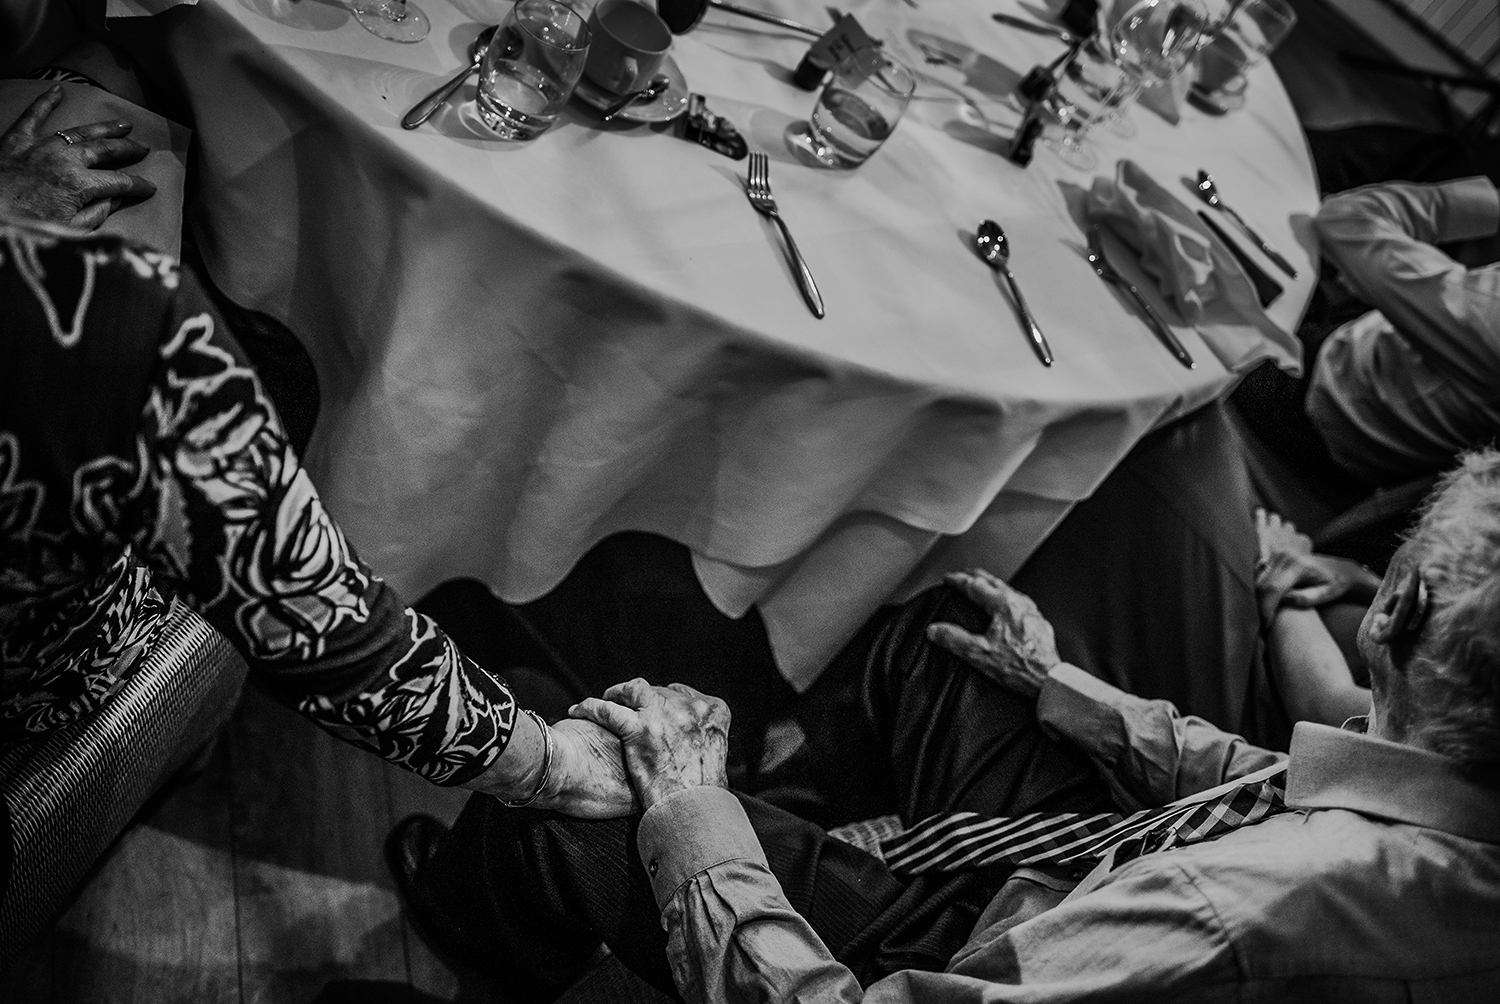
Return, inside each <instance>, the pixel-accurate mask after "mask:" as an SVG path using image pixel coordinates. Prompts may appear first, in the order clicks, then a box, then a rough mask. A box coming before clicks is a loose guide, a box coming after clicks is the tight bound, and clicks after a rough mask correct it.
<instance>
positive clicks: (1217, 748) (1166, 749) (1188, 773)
mask: <svg viewBox="0 0 1500 1004" xmlns="http://www.w3.org/2000/svg"><path fill="white" fill-rule="evenodd" d="M1037 720H1038V721H1040V722H1041V725H1042V728H1043V729H1044V730H1045V731H1046V732H1047V733H1048V734H1050V735H1052V736H1053V737H1054V738H1057V739H1061V740H1064V741H1066V742H1069V743H1071V744H1072V745H1073V746H1076V747H1077V748H1079V749H1081V750H1083V752H1084V753H1086V754H1087V755H1088V757H1089V759H1090V760H1092V761H1093V762H1094V764H1095V766H1097V767H1098V768H1099V771H1100V773H1101V774H1102V775H1103V776H1104V779H1105V781H1106V782H1108V784H1109V786H1110V789H1111V793H1112V794H1113V795H1114V797H1115V799H1116V800H1117V802H1118V803H1119V804H1120V806H1121V808H1124V809H1139V808H1145V807H1149V806H1156V805H1165V804H1166V803H1168V802H1171V801H1175V800H1176V799H1179V798H1182V797H1184V796H1186V795H1191V794H1193V793H1195V792H1199V791H1204V790H1206V789H1208V788H1212V787H1215V786H1216V785H1220V784H1223V783H1224V782H1225V781H1229V780H1233V779H1234V778H1236V777H1240V776H1242V775H1245V774H1250V773H1253V772H1254V771H1257V770H1260V769H1261V768H1263V767H1269V766H1271V765H1272V764H1274V763H1278V762H1280V761H1281V760H1284V759H1285V758H1286V755H1285V754H1283V753H1273V752H1271V751H1270V750H1264V749H1261V748H1260V747H1258V746H1254V745H1251V744H1250V743H1248V742H1246V741H1245V740H1244V739H1242V738H1240V737H1239V736H1236V735H1233V734H1231V733H1228V732H1224V731H1222V730H1221V729H1219V728H1217V727H1215V726H1214V725H1212V724H1210V723H1209V722H1206V721H1204V720H1203V719H1201V718H1197V717H1195V716H1192V715H1188V716H1183V715H1181V714H1179V713H1178V711H1177V709H1176V708H1175V707H1173V706H1172V704H1171V703H1170V702H1168V701H1152V700H1147V699H1145V698H1142V697H1136V696H1134V695H1133V694H1127V693H1125V691H1123V690H1120V689H1119V688H1118V687H1113V686H1111V685H1109V684H1108V683H1105V682H1104V681H1103V680H1100V679H1097V678H1095V677H1093V676H1090V675H1089V674H1088V673H1085V672H1084V671H1083V670H1081V669H1079V668H1077V667H1076V666H1069V665H1067V664H1066V663H1063V664H1061V665H1059V666H1057V668H1055V669H1053V670H1052V673H1051V675H1050V676H1048V678H1047V682H1046V683H1045V684H1043V686H1042V693H1041V696H1040V698H1039V699H1038V701H1037Z"/></svg>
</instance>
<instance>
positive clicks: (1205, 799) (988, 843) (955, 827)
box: [880, 762, 1286, 877]
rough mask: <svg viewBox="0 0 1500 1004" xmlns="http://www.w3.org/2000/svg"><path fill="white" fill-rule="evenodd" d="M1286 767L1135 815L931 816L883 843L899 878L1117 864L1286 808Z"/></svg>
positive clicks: (1210, 836)
mask: <svg viewBox="0 0 1500 1004" xmlns="http://www.w3.org/2000/svg"><path fill="white" fill-rule="evenodd" d="M1285 783H1286V763H1285V762H1283V763H1279V764H1276V765H1275V766H1273V767H1268V768H1266V769H1265V770H1260V771H1256V772H1255V773H1253V774H1249V775H1246V776H1245V777H1242V778H1239V779H1237V780H1234V781H1231V782H1229V783H1228V784H1223V785H1220V786H1219V787H1217V788H1212V789H1209V790H1208V791H1205V792H1200V793H1198V794H1196V795H1191V796H1189V797H1188V798H1185V799H1181V800H1179V801H1176V802H1173V803H1171V804H1170V805H1163V806H1160V807H1158V808H1154V809H1142V810H1141V811H1140V812H1133V813H1131V814H1130V815H1127V816H1122V815H1120V814H1118V813H1109V812H1104V813H1098V814H1096V815H1086V814H1083V813H1077V812H1033V813H1030V814H1028V815H1025V816H998V817H984V816H980V815H977V814H976V813H973V812H952V813H939V814H937V815H935V816H929V817H927V818H926V819H924V820H922V821H921V822H920V823H917V824H916V825H915V826H912V827H910V828H909V829H907V830H905V831H904V832H902V833H900V834H899V835H897V836H894V837H890V838H888V839H886V840H883V841H881V843H880V850H881V856H882V857H884V858H885V863H886V865H887V866H888V867H889V868H890V869H891V871H893V872H894V873H896V874H897V875H899V876H902V877H909V876H912V875H920V874H922V873H923V872H940V873H941V872H961V871H971V870H975V869H980V868H986V867H989V866H991V865H998V864H1010V865H1041V864H1047V865H1069V864H1093V863H1094V862H1097V861H1100V860H1102V859H1103V858H1104V857H1105V856H1106V855H1108V854H1109V853H1110V852H1111V851H1115V859H1114V860H1115V865H1116V866H1118V865H1121V864H1124V863H1125V862H1126V861H1129V860H1131V859H1133V858H1136V857H1139V856H1140V855H1142V854H1150V853H1152V852H1153V851H1164V850H1168V849H1170V848H1173V847H1181V846H1184V845H1186V844H1194V843H1198V842H1199V841H1203V840H1212V839H1213V838H1215V837H1217V836H1219V835H1220V834H1223V833H1227V832H1228V831H1230V830H1233V829H1235V828H1237V827H1240V826H1247V825H1249V824H1251V823H1254V822H1258V821H1259V820H1262V819H1265V818H1266V817H1267V816H1270V815H1273V814H1275V813H1277V812H1283V811H1285V809H1286V791H1285Z"/></svg>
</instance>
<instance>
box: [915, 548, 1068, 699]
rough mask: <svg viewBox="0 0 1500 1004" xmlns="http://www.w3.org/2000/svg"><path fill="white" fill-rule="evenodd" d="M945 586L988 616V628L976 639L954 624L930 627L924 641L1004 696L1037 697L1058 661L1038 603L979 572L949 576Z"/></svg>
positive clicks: (970, 632) (1054, 645)
mask: <svg viewBox="0 0 1500 1004" xmlns="http://www.w3.org/2000/svg"><path fill="white" fill-rule="evenodd" d="M946 581H947V583H948V584H949V585H950V586H952V587H954V588H955V589H957V590H959V591H960V592H961V593H963V594H964V595H965V596H967V597H968V598H969V599H971V600H973V601H974V602H975V603H976V604H978V606H979V607H980V608H981V609H982V610H984V612H985V613H987V614H989V615H990V623H989V627H988V629H987V630H986V631H985V633H984V634H982V635H977V634H974V633H973V632H972V631H966V630H964V629H963V628H961V627H959V626H958V625H957V624H945V623H937V624H929V625H928V626H927V638H928V640H929V641H931V642H932V643H933V644H934V645H938V646H940V647H942V648H945V649H947V650H948V651H950V652H952V653H953V654H954V655H956V656H958V657H959V658H960V659H963V660H964V661H965V662H967V663H968V664H969V665H971V666H973V667H974V668H975V669H977V670H979V671H980V672H981V673H983V674H984V675H985V676H988V677H989V678H990V679H992V680H994V681H995V682H996V683H998V684H1000V685H1001V686H1002V687H1005V688H1006V689H1008V690H1013V691H1015V692H1016V693H1018V694H1021V695H1023V696H1026V697H1036V696H1037V695H1038V694H1040V693H1041V690H1042V684H1043V683H1045V682H1047V676H1048V674H1050V673H1051V672H1052V668H1053V667H1054V666H1056V665H1057V664H1058V663H1059V662H1061V661H1062V659H1061V658H1060V657H1059V656H1058V654H1057V640H1056V638H1055V637H1054V636H1053V633H1052V625H1051V624H1049V623H1048V622H1047V618H1045V617H1043V616H1042V612H1041V611H1040V610H1038V609H1037V605H1036V603H1035V602H1033V601H1032V599H1031V597H1029V596H1027V595H1026V594H1025V593H1023V592H1021V591H1020V590H1017V589H1012V588H1011V587H1010V586H1009V585H1008V584H1006V582H1005V581H1004V580H1003V579H1000V578H999V577H998V576H995V575H992V574H991V573H989V572H986V571H984V570H983V569H980V568H976V569H974V570H973V571H968V572H952V573H950V574H949V575H948V576H946Z"/></svg>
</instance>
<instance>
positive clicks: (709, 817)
mask: <svg viewBox="0 0 1500 1004" xmlns="http://www.w3.org/2000/svg"><path fill="white" fill-rule="evenodd" d="M636 845H637V848H638V849H639V851H640V854H641V863H642V864H644V865H645V866H646V874H647V875H649V876H650V877H651V889H652V891H653V892H654V893H655V894H656V905H657V906H659V907H661V908H662V909H665V908H666V905H667V903H668V902H670V901H671V899H672V895H673V894H674V893H675V892H676V891H677V889H678V888H679V887H680V886H681V885H682V883H684V882H686V881H687V880H688V879H690V878H692V877H693V876H694V875H697V874H698V873H700V872H703V871H707V870H708V869H710V868H712V867H713V866H714V865H718V864H723V863H724V862H725V861H734V860H738V859H742V858H743V859H747V860H750V861H753V862H755V863H757V864H759V865H760V866H761V867H762V868H765V869H767V870H768V871H769V870H770V865H769V864H767V863H766V854H765V851H763V850H762V849H761V846H760V839H759V838H758V837H756V835H755V830H754V829H752V828H751V826H750V817H749V816H747V815H745V808H744V806H742V805H740V800H739V799H738V798H736V797H735V796H734V793H733V792H731V791H729V790H728V789H727V788H715V787H709V786H701V787H695V788H688V789H686V790H684V791H679V792H677V794H675V795H671V796H669V797H667V798H664V799H662V800H661V801H660V802H657V803H656V804H655V805H653V806H652V807H651V808H649V809H647V810H646V815H645V816H644V817H643V818H642V819H641V826H640V830H639V832H638V834H637V836H636Z"/></svg>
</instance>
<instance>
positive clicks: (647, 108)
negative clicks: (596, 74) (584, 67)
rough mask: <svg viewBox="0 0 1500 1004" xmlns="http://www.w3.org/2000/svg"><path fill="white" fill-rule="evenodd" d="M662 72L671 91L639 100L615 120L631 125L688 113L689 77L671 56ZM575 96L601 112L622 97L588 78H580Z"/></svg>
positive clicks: (575, 88) (663, 65)
mask: <svg viewBox="0 0 1500 1004" xmlns="http://www.w3.org/2000/svg"><path fill="white" fill-rule="evenodd" d="M660 72H662V73H665V74H666V75H667V81H668V83H667V89H666V90H665V91H663V92H662V93H661V94H658V95H657V96H656V97H655V98H653V99H652V100H650V101H637V102H636V103H635V104H633V105H631V106H630V107H629V108H627V109H625V110H624V111H623V112H620V113H619V114H618V115H616V116H615V118H617V119H624V120H625V121H627V122H670V121H672V120H673V119H675V118H676V117H677V116H679V115H681V114H682V113H683V112H685V111H687V106H688V85H687V78H686V77H684V76H683V75H682V70H680V69H678V67H677V61H676V60H674V59H673V58H672V57H671V56H668V57H667V58H666V59H663V60H662V61H661V70H660ZM573 94H574V95H575V96H577V97H578V99H579V100H581V101H582V102H583V103H584V104H586V105H588V106H589V107H591V108H594V109H597V110H598V111H601V112H602V111H604V109H606V108H608V107H609V106H610V105H612V104H614V103H615V102H616V101H619V100H620V95H618V94H613V93H611V92H609V91H606V90H605V89H604V88H602V87H600V86H599V85H598V84H596V83H594V82H593V81H592V80H590V79H589V78H588V77H580V78H579V79H578V86H576V87H574V88H573Z"/></svg>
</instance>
